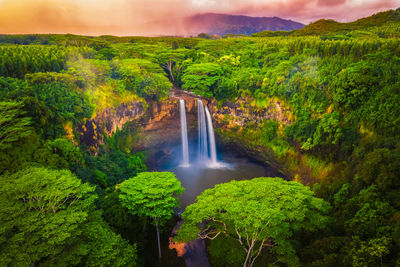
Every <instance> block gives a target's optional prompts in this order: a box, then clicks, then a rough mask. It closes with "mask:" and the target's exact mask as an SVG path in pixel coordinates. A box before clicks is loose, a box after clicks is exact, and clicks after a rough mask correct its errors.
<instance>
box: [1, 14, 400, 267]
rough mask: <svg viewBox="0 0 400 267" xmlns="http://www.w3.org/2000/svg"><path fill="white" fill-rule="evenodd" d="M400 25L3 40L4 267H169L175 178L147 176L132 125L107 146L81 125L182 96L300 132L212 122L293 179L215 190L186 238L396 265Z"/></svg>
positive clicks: (317, 262) (252, 250)
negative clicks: (261, 115) (269, 115)
mask: <svg viewBox="0 0 400 267" xmlns="http://www.w3.org/2000/svg"><path fill="white" fill-rule="evenodd" d="M399 29H400V10H399V9H398V10H391V11H387V12H383V13H379V14H376V15H374V16H372V17H368V18H364V19H362V20H359V21H357V22H353V23H349V24H341V23H337V22H334V21H319V22H316V23H314V24H310V25H308V26H306V27H305V28H303V29H300V30H295V31H292V32H262V33H258V34H254V35H253V36H250V37H244V36H231V35H227V36H225V37H223V38H219V39H217V40H214V38H213V39H209V37H210V36H208V35H206V34H203V35H201V36H199V37H196V38H180V37H154V38H149V37H114V36H100V37H87V36H77V35H70V34H67V35H39V34H38V35H0V265H2V266H36V265H39V266H49V265H50V266H74V265H78V266H136V265H145V266H164V265H163V264H165V262H168V261H170V260H171V261H172V259H171V258H172V257H173V254H174V253H173V252H172V251H171V252H169V254H168V252H166V251H165V250H163V255H162V257H163V260H157V259H156V258H157V238H161V242H162V243H167V242H168V237H169V235H170V233H171V231H172V228H173V226H174V225H175V224H176V221H177V215H176V213H175V211H174V208H175V207H177V206H178V203H177V199H176V196H177V195H179V194H180V193H182V191H183V190H184V189H183V188H182V187H181V185H180V183H179V181H178V180H177V179H176V177H175V175H174V174H173V173H167V172H160V173H156V172H147V166H146V156H147V155H146V153H145V151H138V150H135V147H134V140H135V135H136V134H137V131H135V129H132V127H125V128H124V130H123V131H117V132H116V133H114V134H113V135H112V136H105V137H104V142H103V144H102V145H101V146H100V147H98V148H94V147H89V146H87V145H86V144H84V143H82V142H80V139H79V133H78V132H77V131H76V129H77V127H78V126H79V125H81V124H82V123H83V122H85V121H87V120H88V119H90V118H93V117H95V116H96V115H97V114H101V113H102V112H103V111H104V110H105V109H107V108H113V107H117V106H119V105H122V104H124V103H131V102H141V103H143V104H144V105H145V104H146V103H148V102H150V101H164V100H166V99H167V98H168V96H169V95H170V93H171V92H172V90H174V89H176V88H181V89H183V90H187V91H191V92H193V93H194V94H196V95H199V96H202V97H205V98H208V99H215V100H216V101H217V102H218V104H219V105H223V103H225V102H226V101H238V100H239V99H240V101H245V102H247V103H249V105H251V106H253V107H255V108H259V109H262V108H264V107H267V106H269V105H271V103H272V102H273V101H279V102H280V103H281V104H282V105H283V106H285V107H287V109H288V110H289V111H290V112H288V113H287V114H285V116H287V117H288V118H290V120H291V121H292V123H291V124H284V123H282V122H280V121H277V120H265V121H263V122H262V123H248V124H246V125H244V126H243V127H241V128H234V129H231V130H229V131H224V130H222V129H216V132H217V134H218V135H219V137H220V138H222V139H225V140H229V141H230V142H236V143H238V144H242V145H243V146H245V147H247V148H248V149H253V150H264V151H270V153H271V155H272V156H273V157H274V159H275V160H276V161H277V162H279V163H280V164H281V165H282V166H283V168H285V169H286V170H287V174H288V176H289V177H288V178H289V180H291V181H285V180H283V179H281V178H257V179H253V180H249V181H240V182H237V181H232V182H229V183H226V184H220V185H216V186H215V188H213V189H209V190H206V191H204V192H203V193H202V194H201V195H200V196H199V197H198V199H197V201H196V202H195V203H194V204H192V205H190V206H188V207H187V208H186V210H185V212H184V213H183V214H182V217H183V219H184V223H183V225H182V227H181V229H180V230H179V232H178V235H177V236H176V237H175V240H177V241H182V242H183V241H184V242H187V241H190V240H193V239H196V238H199V237H201V238H205V239H207V238H208V239H209V241H207V252H208V257H209V260H210V263H211V264H212V265H213V266H243V265H244V266H299V265H300V266H398V265H400V192H399V189H400V39H398V38H399ZM229 119H230V118H229V116H227V117H226V120H229ZM133 128H134V127H133ZM126 147H129V148H130V149H125V148H126ZM243 192H245V193H243ZM232 203H235V204H234V205H232ZM156 233H157V234H159V235H156ZM160 236H161V237H160ZM246 239H247V240H246ZM159 254H161V251H160V252H159Z"/></svg>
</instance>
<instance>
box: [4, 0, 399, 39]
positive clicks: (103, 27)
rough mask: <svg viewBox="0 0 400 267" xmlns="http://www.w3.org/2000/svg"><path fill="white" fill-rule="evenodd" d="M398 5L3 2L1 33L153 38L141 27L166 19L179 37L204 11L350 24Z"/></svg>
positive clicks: (258, 0)
mask: <svg viewBox="0 0 400 267" xmlns="http://www.w3.org/2000/svg"><path fill="white" fill-rule="evenodd" d="M399 6H400V1H399V0H246V1H243V0H146V1H143V0H85V1H81V0H0V33H66V32H69V33H76V34H91V35H100V34H115V35H135V34H148V35H151V34H152V33H153V32H163V29H150V28H149V29H147V28H146V27H144V26H143V25H146V23H147V24H148V23H149V22H151V21H162V23H160V25H164V26H165V27H166V28H168V29H171V32H168V34H173V32H176V33H179V31H180V30H179V29H180V28H181V25H180V21H181V18H183V17H186V16H189V15H193V14H196V13H204V12H216V13H230V14H241V15H250V16H277V17H281V18H285V19H292V20H296V21H300V22H303V23H309V22H311V21H315V20H317V19H320V18H330V19H335V20H338V21H352V20H355V19H358V18H360V17H364V16H369V15H372V14H374V13H377V12H380V11H384V10H387V9H393V8H398V7H399ZM148 25H149V24H148Z"/></svg>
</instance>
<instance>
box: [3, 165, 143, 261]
mask: <svg viewBox="0 0 400 267" xmlns="http://www.w3.org/2000/svg"><path fill="white" fill-rule="evenodd" d="M93 192H94V187H91V186H89V185H88V184H83V183H82V182H81V180H79V179H78V178H77V177H76V176H74V175H73V174H71V172H70V171H67V170H48V169H46V168H37V167H31V168H28V169H25V170H22V171H19V172H17V173H15V174H13V175H3V176H1V177H0V265H2V266H9V265H10V264H12V265H15V266H29V265H30V266H34V265H37V264H44V265H49V264H50V265H58V266H66V265H76V264H83V265H99V263H100V262H101V264H104V265H110V266H127V265H134V263H135V262H136V251H135V249H134V248H133V247H132V246H131V245H129V244H127V242H126V241H125V240H123V239H122V238H121V237H120V236H118V235H116V234H115V233H113V232H112V231H111V229H110V228H109V227H108V225H107V224H105V222H104V221H103V220H102V218H101V216H100V215H101V213H99V212H98V211H96V210H95V204H94V200H95V199H96V197H97V196H96V194H94V193H93Z"/></svg>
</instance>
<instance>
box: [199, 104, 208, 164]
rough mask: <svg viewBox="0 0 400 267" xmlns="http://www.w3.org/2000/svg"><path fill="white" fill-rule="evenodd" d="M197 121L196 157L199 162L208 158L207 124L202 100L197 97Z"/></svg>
mask: <svg viewBox="0 0 400 267" xmlns="http://www.w3.org/2000/svg"><path fill="white" fill-rule="evenodd" d="M197 122H198V131H199V148H198V152H199V155H198V157H199V160H200V161H201V162H205V161H206V160H207V159H208V145H207V126H206V116H205V113H204V106H203V102H202V101H201V100H200V99H197Z"/></svg>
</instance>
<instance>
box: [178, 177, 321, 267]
mask: <svg viewBox="0 0 400 267" xmlns="http://www.w3.org/2000/svg"><path fill="white" fill-rule="evenodd" d="M328 208H329V206H328V204H327V203H326V202H325V201H323V200H322V199H319V198H316V197H314V193H313V192H312V191H311V190H310V189H309V188H308V187H306V186H303V185H301V184H299V183H296V182H288V181H285V180H283V179H281V178H256V179H253V180H247V181H231V182H229V183H225V184H219V185H216V186H215V187H214V188H212V189H207V190H205V191H204V192H203V193H202V194H201V195H200V196H198V197H197V201H196V202H195V203H193V204H191V205H189V206H188V207H187V208H186V210H185V212H184V213H183V215H182V217H183V220H184V223H183V225H182V227H181V228H180V230H179V232H178V239H180V240H184V241H189V240H193V239H196V238H203V239H206V238H208V239H211V240H212V239H215V238H216V237H217V236H219V235H224V236H227V237H229V238H233V239H235V240H237V242H239V244H240V246H241V247H242V248H243V249H244V251H245V252H246V258H245V259H243V266H245V267H246V266H253V264H254V262H255V260H256V259H257V257H258V256H259V255H260V254H261V252H262V251H263V248H269V249H270V250H272V252H274V253H275V254H276V255H277V259H275V260H276V261H277V262H278V261H280V262H285V263H287V264H289V265H293V264H297V263H298V259H297V257H296V255H295V254H296V252H295V250H294V248H293V246H292V244H291V242H290V240H291V238H292V236H293V234H294V232H296V231H298V230H302V229H304V230H315V229H318V228H321V227H323V226H324V225H325V223H326V222H327V220H328V217H326V216H325V215H324V214H325V213H326V212H327V211H328Z"/></svg>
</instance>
